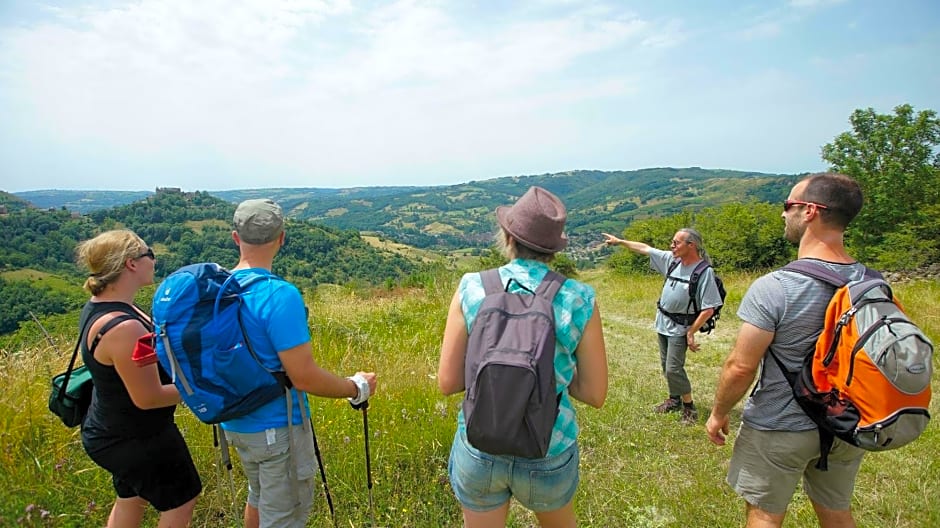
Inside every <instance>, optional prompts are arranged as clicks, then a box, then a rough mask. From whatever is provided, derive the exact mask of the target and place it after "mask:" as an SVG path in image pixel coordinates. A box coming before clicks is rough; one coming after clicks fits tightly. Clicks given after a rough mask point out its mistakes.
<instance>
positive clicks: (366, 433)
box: [353, 400, 375, 528]
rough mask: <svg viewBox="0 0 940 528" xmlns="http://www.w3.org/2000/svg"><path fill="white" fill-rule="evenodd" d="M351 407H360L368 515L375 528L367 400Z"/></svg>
mask: <svg viewBox="0 0 940 528" xmlns="http://www.w3.org/2000/svg"><path fill="white" fill-rule="evenodd" d="M353 409H362V432H363V436H364V437H365V444H366V482H367V486H368V488H369V515H370V516H371V518H372V528H375V502H374V501H373V500H372V462H371V457H370V456H369V413H368V409H369V400H366V401H364V402H362V403H360V404H359V405H353Z"/></svg>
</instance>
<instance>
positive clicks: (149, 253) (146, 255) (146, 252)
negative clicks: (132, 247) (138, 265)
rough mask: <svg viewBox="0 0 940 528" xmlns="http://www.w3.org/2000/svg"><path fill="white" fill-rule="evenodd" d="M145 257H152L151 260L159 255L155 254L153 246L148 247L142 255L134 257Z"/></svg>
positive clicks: (135, 258)
mask: <svg viewBox="0 0 940 528" xmlns="http://www.w3.org/2000/svg"><path fill="white" fill-rule="evenodd" d="M144 257H150V260H157V256H156V255H154V254H153V248H147V251H144V252H143V253H141V254H140V255H137V256H136V257H134V260H137V259H141V258H144Z"/></svg>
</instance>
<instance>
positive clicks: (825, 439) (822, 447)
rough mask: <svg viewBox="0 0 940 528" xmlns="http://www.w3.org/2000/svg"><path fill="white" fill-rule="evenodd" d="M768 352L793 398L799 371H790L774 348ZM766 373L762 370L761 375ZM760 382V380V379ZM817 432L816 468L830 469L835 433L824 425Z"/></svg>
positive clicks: (752, 392) (821, 469)
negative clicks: (830, 455)
mask: <svg viewBox="0 0 940 528" xmlns="http://www.w3.org/2000/svg"><path fill="white" fill-rule="evenodd" d="M767 352H768V353H770V357H772V358H774V361H775V362H776V363H777V367H778V368H779V369H780V372H781V373H783V377H784V378H786V380H787V383H788V384H789V385H790V392H791V395H790V397H791V398H793V397H794V394H795V389H794V387H796V378H797V376H799V375H800V374H799V373H794V372H790V371H789V370H787V368H786V367H785V366H784V365H783V361H781V360H780V358H779V357H777V354H774V350H773V349H772V348H768V349H767ZM763 375H764V373H763V371H761V377H763ZM758 383H759V380H758ZM756 390H757V386H756V385H755V386H754V390H753V391H751V395H753V394H754V392H755V391H756ZM816 432H817V433H819V460H818V461H817V462H816V469H818V470H820V471H828V470H829V452H830V451H832V444H833V443H834V442H835V439H836V437H835V435H834V434H832V433H831V432H829V431H826V430H824V429H823V428H822V427H819V426H817V427H816Z"/></svg>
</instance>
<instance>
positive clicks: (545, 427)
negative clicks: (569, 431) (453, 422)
mask: <svg viewBox="0 0 940 528" xmlns="http://www.w3.org/2000/svg"><path fill="white" fill-rule="evenodd" d="M480 276H481V278H482V280H483V288H484V291H485V292H486V297H485V298H484V299H483V304H482V305H481V306H480V311H479V312H478V314H477V317H476V320H474V322H473V326H472V327H471V328H470V337H469V340H468V341H467V357H466V368H465V371H464V376H465V379H464V382H465V387H466V394H465V396H464V401H463V413H464V420H465V422H466V425H467V440H469V441H470V444H471V445H473V446H474V447H475V448H477V449H479V450H480V451H484V452H486V453H490V454H494V455H512V456H518V457H525V458H542V457H544V456H545V454H546V453H547V452H548V446H549V442H550V441H551V438H552V428H553V427H554V425H555V418H556V417H557V416H558V403H559V401H560V399H561V395H560V394H559V393H556V391H555V316H554V311H553V310H552V299H554V297H555V294H556V293H558V290H559V289H560V288H561V285H562V284H563V283H564V282H565V277H563V276H562V275H559V274H558V273H555V272H554V271H549V272H548V274H547V275H545V278H544V279H543V280H542V283H541V284H539V286H538V288H537V289H536V290H535V292H534V294H533V292H532V291H531V290H528V288H525V287H524V286H522V285H521V284H519V283H518V282H516V284H517V285H518V286H519V287H520V288H522V289H523V290H526V291H528V292H529V293H528V294H526V293H510V292H509V291H508V290H509V286H510V284H512V282H513V279H510V280H509V282H508V283H507V284H506V286H505V288H504V287H503V285H502V283H501V281H500V278H499V271H498V270H495V269H491V270H486V271H483V272H481V273H480Z"/></svg>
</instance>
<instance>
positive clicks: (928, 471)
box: [0, 270, 940, 528]
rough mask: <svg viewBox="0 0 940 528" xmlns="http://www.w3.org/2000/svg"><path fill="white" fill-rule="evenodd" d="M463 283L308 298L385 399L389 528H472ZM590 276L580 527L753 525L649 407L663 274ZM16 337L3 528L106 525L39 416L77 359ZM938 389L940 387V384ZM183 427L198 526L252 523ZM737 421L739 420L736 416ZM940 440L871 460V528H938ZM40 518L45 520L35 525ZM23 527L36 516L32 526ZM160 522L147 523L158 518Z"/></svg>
mask: <svg viewBox="0 0 940 528" xmlns="http://www.w3.org/2000/svg"><path fill="white" fill-rule="evenodd" d="M458 278H459V273H451V274H448V275H445V276H440V277H438V278H437V280H433V281H429V282H428V286H427V287H426V288H424V289H392V290H387V289H382V290H378V291H375V292H373V293H371V294H368V293H365V292H364V291H362V290H358V291H356V290H352V289H349V288H344V287H340V286H330V285H324V286H319V287H318V288H316V289H315V290H312V289H308V290H306V291H305V297H306V300H307V303H308V305H309V307H310V327H311V333H312V335H313V336H314V343H313V349H314V354H315V357H316V359H317V361H318V362H319V363H320V364H322V365H324V366H325V367H326V368H329V369H332V370H335V371H337V372H340V373H344V374H346V373H352V372H353V371H355V370H357V369H360V368H361V369H365V370H375V371H376V372H378V373H379V393H378V394H377V395H376V396H375V398H374V399H373V400H371V406H370V408H369V415H368V417H369V429H370V433H371V437H370V449H371V455H372V460H371V461H372V478H373V481H374V488H373V495H374V500H375V511H376V524H377V525H378V526H395V527H399V526H400V527H428V528H437V527H458V526H460V524H461V523H460V510H459V507H458V506H457V503H456V501H455V500H454V498H453V494H452V492H451V490H450V487H449V484H448V482H447V473H446V463H447V456H448V449H449V446H450V443H451V439H452V435H453V433H454V427H455V416H456V412H457V410H458V408H459V406H460V397H459V396H453V397H444V396H441V395H440V394H439V392H438V390H437V386H436V379H435V374H436V372H437V359H438V354H439V347H440V339H441V333H442V331H443V327H444V319H445V315H446V312H447V305H448V301H449V299H450V296H451V295H452V293H453V289H454V288H455V286H456V284H457V280H458ZM581 278H582V279H583V280H585V281H586V282H588V283H590V284H592V285H593V286H594V287H595V288H596V289H597V292H598V302H599V304H600V306H601V310H602V315H603V320H604V332H605V339H606V343H607V348H608V356H609V364H610V394H609V397H608V400H607V404H606V405H605V407H604V408H603V409H600V410H595V409H590V408H587V407H585V406H583V405H580V404H577V410H578V419H579V423H580V424H581V429H582V434H581V440H580V442H581V444H580V445H581V452H582V467H581V484H580V486H579V491H578V494H577V495H576V497H575V503H576V510H577V512H578V515H579V518H580V526H585V527H599V528H600V527H604V528H606V527H615V526H616V527H619V526H628V527H646V528H649V527H676V528H679V527H688V526H695V527H699V526H701V527H706V526H707V527H736V526H741V525H742V524H743V522H742V519H743V505H742V502H741V500H740V499H739V498H738V497H737V496H736V495H735V494H734V493H733V492H732V491H731V490H730V489H729V488H728V486H727V485H726V484H725V483H724V477H725V473H726V471H727V463H728V459H729V457H730V454H731V447H730V446H725V447H717V446H714V445H712V444H711V443H710V442H708V440H707V439H706V437H705V432H704V429H703V427H702V425H701V423H700V424H699V425H698V426H696V427H682V426H680V425H679V424H678V423H677V422H676V419H675V416H671V415H670V416H662V415H654V414H652V413H651V412H650V409H651V408H652V406H653V405H654V404H655V403H658V402H659V401H661V399H662V398H663V396H664V390H663V386H664V385H663V381H662V379H661V376H660V374H659V364H658V352H657V349H656V345H655V339H654V334H653V329H652V327H651V321H652V317H653V312H654V310H655V299H656V296H657V294H658V291H659V288H660V286H661V282H660V279H659V278H657V277H654V276H651V275H640V276H623V275H613V274H611V273H610V272H608V271H603V270H597V271H590V272H586V273H585V274H584V275H583V277H581ZM753 278H754V277H753V276H749V275H743V274H727V275H726V277H725V280H726V284H727V285H728V289H729V296H728V304H729V305H728V307H727V308H726V309H725V310H724V312H723V313H724V316H723V318H722V320H721V322H720V324H719V327H718V329H717V330H716V332H715V333H713V334H711V335H709V336H705V337H704V338H703V339H702V350H701V351H700V352H698V353H692V354H690V357H689V365H688V367H689V372H690V376H691V378H692V383H693V387H694V394H695V398H696V401H697V403H698V405H699V407H700V409H701V411H702V412H703V414H707V409H708V408H709V407H710V406H711V403H712V394H713V392H714V388H715V382H716V378H717V375H718V372H719V369H720V366H721V363H722V361H723V359H724V357H725V356H726V354H727V352H728V350H729V348H730V346H731V344H732V341H733V339H734V335H735V333H736V331H737V328H738V325H739V324H740V323H739V321H738V320H737V319H736V317H735V315H734V314H735V311H736V309H737V305H738V303H739V302H740V299H741V295H742V294H743V292H744V290H745V288H746V286H747V284H749V283H750V281H751V280H753ZM896 293H897V294H898V295H899V297H900V298H901V299H902V300H903V301H904V303H905V306H906V307H907V308H908V310H909V311H910V313H911V314H912V316H913V317H914V318H915V320H917V321H919V322H921V323H922V324H923V325H924V327H925V329H926V331H927V333H928V335H930V336H931V338H932V339H933V340H934V341H935V342H936V341H938V340H940V320H938V319H937V317H936V316H935V315H934V314H935V311H936V310H935V307H934V304H935V300H936V299H937V298H938V297H940V283H937V282H936V281H933V282H918V283H907V284H899V285H898V286H897V288H896ZM71 324H72V325H74V320H72V321H71ZM30 325H31V324H30ZM30 325H27V326H30ZM48 325H49V327H50V328H51V329H52V330H51V332H52V333H53V335H54V336H55V339H56V342H57V346H58V348H59V349H60V350H64V349H66V348H68V347H69V343H70V341H71V339H72V337H71V336H72V335H73V332H74V330H71V329H70V327H69V321H66V320H65V319H64V318H60V319H54V320H51V321H48ZM20 332H21V333H27V334H29V333H30V332H32V334H31V335H32V337H29V338H28V339H24V340H23V342H22V344H21V346H19V347H17V348H16V349H7V350H3V351H0V384H3V386H4V387H5V388H6V390H5V391H3V393H2V394H0V430H2V431H4V433H3V434H2V435H0V485H2V486H3V490H4V491H3V493H2V494H0V526H10V525H13V526H18V525H26V526H63V527H64V526H100V525H102V524H104V521H105V519H106V517H107V513H108V510H109V508H110V504H111V501H112V499H113V496H112V491H111V487H110V481H109V479H108V478H107V476H106V473H105V472H104V471H102V470H100V469H98V468H97V467H95V465H94V464H93V463H91V462H90V460H89V459H88V457H87V456H86V455H85V453H84V452H83V451H82V448H81V445H80V441H79V438H78V436H77V432H76V431H75V430H71V429H66V428H65V427H63V426H62V425H61V424H60V423H58V422H57V421H56V420H55V418H54V417H53V416H52V415H51V414H50V413H49V412H48V411H47V410H46V407H45V405H46V397H47V395H48V379H49V377H50V376H51V374H52V373H54V372H57V371H58V370H60V369H61V368H62V367H63V366H64V362H65V361H66V360H67V358H64V357H63V356H62V355H61V354H57V353H56V352H54V351H53V350H52V349H51V347H50V346H49V344H48V343H46V341H45V340H44V339H43V338H42V337H41V335H39V334H38V333H36V332H35V331H34V330H33V329H32V328H24V329H23V330H21V331H20ZM935 366H936V360H935ZM934 390H935V391H937V390H940V380H938V381H935V382H934ZM312 408H313V412H314V419H315V424H316V431H317V435H318V439H319V443H320V448H321V450H322V452H323V457H324V461H325V467H326V472H327V477H328V479H329V487H330V490H331V493H332V497H333V501H334V504H335V507H336V513H337V524H338V525H339V526H369V525H370V521H369V507H368V504H369V503H368V493H367V490H366V473H365V460H364V451H363V436H362V435H363V423H362V416H361V415H360V414H359V413H357V412H355V411H353V410H352V409H351V408H350V407H349V405H348V404H347V403H346V402H345V401H342V400H324V399H319V398H314V399H313V401H312ZM932 411H933V414H934V416H937V415H938V412H940V403H938V402H937V400H935V402H934V404H933V406H932ZM177 417H178V422H179V423H180V426H181V428H182V430H183V434H184V436H185V437H186V439H187V441H188V442H189V446H190V449H191V451H192V452H193V454H194V457H195V459H196V464H197V467H198V468H199V470H200V472H201V475H202V477H203V481H204V484H205V486H206V490H205V492H204V494H203V495H202V497H201V498H200V499H199V502H198V503H197V506H196V520H195V522H194V524H193V525H194V527H197V528H218V527H237V526H240V525H241V524H240V517H239V515H240V510H241V505H242V503H243V501H244V498H245V492H246V489H245V483H244V479H243V477H242V476H241V472H240V469H239V468H238V467H237V466H236V469H235V480H234V483H235V491H236V494H237V506H236V507H235V508H234V509H233V507H232V499H231V496H230V493H229V487H228V486H229V484H228V480H227V478H226V477H225V474H224V472H222V471H221V470H220V468H219V465H218V463H217V460H218V458H217V456H218V454H217V451H216V450H215V449H214V448H213V447H212V436H211V433H210V431H209V428H208V427H207V426H203V425H201V424H199V423H198V422H197V421H196V420H195V419H194V418H193V417H192V416H191V415H190V414H189V412H188V411H186V410H185V409H178V411H177ZM733 421H734V423H735V424H737V423H739V415H738V414H737V413H735V415H734V416H733ZM702 423H704V417H703V418H702ZM733 436H734V434H733V433H732V439H733ZM938 442H940V422H938V421H937V420H936V419H935V420H933V421H932V422H931V424H930V426H929V428H928V430H927V432H926V433H925V434H924V436H923V437H922V438H921V439H919V440H918V441H917V442H915V443H914V444H912V445H910V446H908V447H905V448H904V449H901V450H898V451H889V452H884V453H873V454H870V455H869V456H867V457H866V460H865V462H864V464H863V466H862V470H861V473H860V475H859V481H858V485H857V488H856V493H855V500H854V508H855V509H856V511H857V517H858V521H859V525H860V526H893V527H902V528H916V527H928V526H940V486H938V485H937V484H938V483H940V466H938V464H937V462H936V453H935V446H936V445H937V443H938ZM316 490H317V498H316V503H315V507H314V510H315V512H314V516H313V517H312V518H311V520H310V522H309V523H308V526H311V527H322V528H326V527H329V526H332V523H331V522H330V519H329V511H328V509H327V506H326V502H325V500H324V499H323V494H322V487H321V485H320V483H319V482H318V483H317V486H316ZM43 511H45V512H47V514H46V520H44V521H40V520H39V517H40V515H41V512H43ZM27 516H31V519H33V520H32V521H25V520H22V519H25V518H26V517H27ZM153 519H154V517H153V515H152V512H151V514H150V516H149V517H148V522H149V523H150V524H153ZM30 523H32V524H30ZM509 524H510V526H512V527H515V528H521V527H530V526H534V525H535V524H534V517H533V516H532V515H531V514H529V513H528V512H525V511H523V510H522V509H520V508H518V507H517V506H514V507H513V508H512V509H511V513H510V523H509ZM815 525H816V524H815V520H814V516H813V512H812V507H811V505H810V504H809V502H808V501H807V500H806V499H805V498H804V497H803V496H802V495H799V494H798V495H797V496H796V498H795V499H794V502H793V504H792V505H791V509H790V514H789V515H788V519H787V521H786V523H785V526H786V527H803V526H815Z"/></svg>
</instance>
